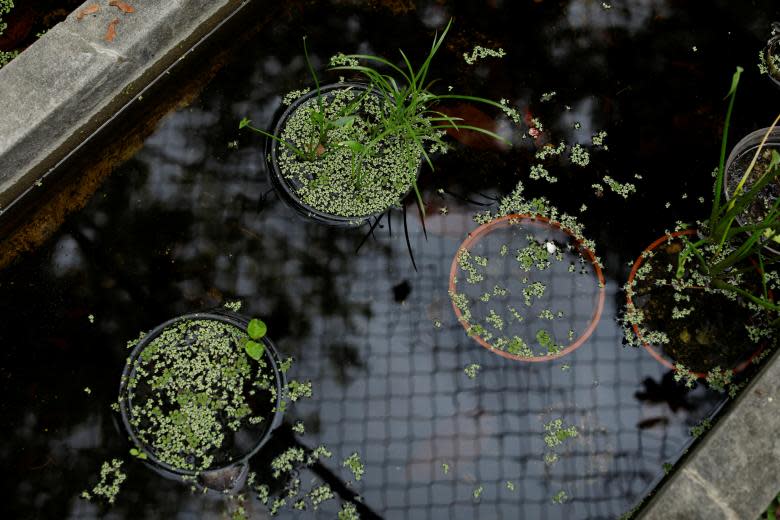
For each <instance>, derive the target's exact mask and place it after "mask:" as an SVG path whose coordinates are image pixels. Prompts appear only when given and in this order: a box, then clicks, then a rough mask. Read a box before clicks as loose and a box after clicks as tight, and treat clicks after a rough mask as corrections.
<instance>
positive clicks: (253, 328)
mask: <svg viewBox="0 0 780 520" xmlns="http://www.w3.org/2000/svg"><path fill="white" fill-rule="evenodd" d="M246 332H247V334H249V338H250V339H249V340H247V342H246V343H244V350H246V353H247V355H248V356H249V357H251V358H252V359H254V360H256V361H259V360H260V358H261V357H263V354H264V353H265V345H263V344H262V343H260V342H259V340H261V339H262V338H263V336H265V333H266V332H268V326H267V325H266V324H265V322H263V321H262V320H258V319H257V318H255V319H253V320H252V321H250V322H249V325H247V327H246Z"/></svg>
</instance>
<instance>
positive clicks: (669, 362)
mask: <svg viewBox="0 0 780 520" xmlns="http://www.w3.org/2000/svg"><path fill="white" fill-rule="evenodd" d="M691 233H692V232H691V231H684V232H678V233H675V234H674V235H671V234H670V235H667V236H664V237H662V239H659V241H658V242H657V243H656V244H653V246H651V247H653V249H650V250H647V251H645V252H644V253H643V254H642V255H641V256H640V259H638V260H637V263H635V266H634V268H633V270H632V273H633V276H631V278H630V281H629V282H628V283H627V284H626V285H625V287H624V289H625V291H626V295H627V303H626V311H625V313H624V315H623V317H622V318H621V321H622V323H623V328H624V334H625V337H626V342H627V344H628V345H632V346H643V347H645V348H646V349H648V351H649V352H650V353H651V354H653V356H654V357H656V359H658V360H659V361H660V362H662V363H663V364H665V365H666V366H668V367H669V368H673V369H674V371H675V376H674V379H675V381H677V382H679V383H680V384H684V385H685V386H687V387H689V388H690V387H693V386H694V384H695V383H696V381H697V380H698V379H699V378H702V379H705V380H706V382H707V383H708V384H709V386H710V387H711V388H713V389H715V390H718V391H724V390H725V389H726V387H727V386H728V385H729V384H730V383H731V379H732V375H733V373H734V372H735V371H739V370H741V369H744V368H745V367H746V366H747V365H748V363H749V361H748V360H749V359H751V358H755V357H756V356H757V355H758V354H759V352H761V351H762V350H764V349H768V348H770V347H771V346H772V345H773V343H774V342H775V341H776V339H775V337H774V336H775V334H774V333H773V330H772V328H771V326H770V325H769V321H770V320H771V319H772V315H771V314H767V313H766V312H765V311H764V310H763V309H762V308H761V307H759V306H758V305H756V304H754V303H752V302H751V301H749V300H746V299H744V298H742V297H741V296H738V295H736V294H735V293H733V292H732V291H728V290H724V289H720V288H717V287H714V286H713V284H712V281H711V279H710V278H709V277H708V276H707V275H705V274H703V273H700V272H698V271H695V270H690V271H688V270H686V273H685V276H683V277H682V278H680V279H678V278H677V277H676V272H677V267H678V256H679V255H680V254H681V252H682V251H683V247H684V246H683V242H682V240H681V239H680V238H678V236H682V237H685V236H687V235H689V234H691ZM675 235H677V236H675ZM732 253H733V250H732V249H731V248H730V247H726V248H725V249H724V250H723V251H721V252H720V253H718V254H720V255H725V256H728V255H729V254H732ZM705 254H714V252H713V251H709V250H706V251H705ZM733 277H734V278H733V282H734V283H736V284H738V285H739V286H741V287H752V286H757V285H760V284H761V282H760V280H758V279H759V278H760V276H759V274H758V271H757V270H755V269H753V270H749V271H746V272H744V273H740V274H736V273H734V274H733ZM765 282H766V289H767V291H770V292H774V291H777V290H780V284H778V283H777V282H776V276H775V275H774V274H773V273H769V275H767V276H766V279H765ZM734 323H737V324H740V326H739V327H735V326H733V324H734ZM661 353H663V356H662V355H661ZM724 367H727V368H724Z"/></svg>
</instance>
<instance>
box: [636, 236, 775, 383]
mask: <svg viewBox="0 0 780 520" xmlns="http://www.w3.org/2000/svg"><path fill="white" fill-rule="evenodd" d="M695 234H696V231H694V230H692V229H687V230H684V231H677V232H674V233H670V234H669V235H664V236H662V237H660V238H659V239H657V240H656V241H654V242H653V243H652V244H650V245H649V246H647V248H645V250H644V251H643V252H642V254H640V255H639V256H638V257H637V259H636V261H635V262H634V265H633V267H632V268H631V273H630V274H629V276H628V283H629V284H630V286H631V287H632V288H633V287H635V286H636V285H635V282H636V275H637V272H638V271H639V269H640V267H642V265H643V264H644V262H645V257H646V256H647V255H648V254H649V253H652V252H654V251H655V250H656V249H657V248H658V247H659V246H662V245H663V244H665V243H667V242H668V241H670V240H672V239H674V238H677V237H681V236H690V235H695ZM632 293H633V291H628V292H627V293H626V301H627V303H628V308H629V309H630V308H638V307H637V306H636V304H635V302H634V298H633V297H632ZM682 319H686V318H682ZM737 321H738V320H737ZM729 324H730V325H731V324H734V326H739V325H741V323H734V322H732V321H730V322H729ZM632 328H633V330H634V333H635V334H636V336H637V338H639V340H640V341H641V342H642V346H643V347H644V348H645V350H647V352H648V353H650V355H651V356H653V358H654V359H655V360H656V361H658V362H659V363H661V364H662V365H663V366H665V367H667V368H669V369H671V370H676V368H675V364H676V363H677V361H676V360H675V359H672V358H671V357H670V356H669V355H668V354H666V353H665V352H664V351H663V348H662V347H661V346H655V345H652V344H650V343H649V342H647V341H645V339H644V338H643V336H642V332H641V330H640V328H639V326H638V325H637V324H632ZM763 349H764V345H763V344H762V345H759V347H758V348H757V349H756V350H755V351H754V352H752V353H751V354H750V356H749V357H748V358H747V359H745V360H744V361H741V362H739V363H737V364H736V365H735V366H733V367H730V369H731V371H732V372H733V373H738V372H741V371H743V370H745V368H747V367H748V366H749V365H750V364H751V362H752V361H753V359H754V358H755V357H756V356H758V355H759V354H761V352H762V350H763ZM713 368H714V367H713ZM721 368H722V369H727V368H729V367H721ZM691 373H692V374H693V375H695V376H696V377H697V378H699V379H703V378H705V377H706V373H703V372H697V371H691Z"/></svg>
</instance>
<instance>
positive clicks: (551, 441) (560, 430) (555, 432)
mask: <svg viewBox="0 0 780 520" xmlns="http://www.w3.org/2000/svg"><path fill="white" fill-rule="evenodd" d="M544 431H545V432H547V433H546V434H545V435H544V443H545V444H546V445H547V447H548V448H555V447H557V446H560V445H561V444H563V443H564V442H565V441H567V440H568V439H573V438H574V437H576V436H577V435H579V434H578V432H577V427H576V426H569V427H566V428H564V427H563V420H562V419H553V420H552V421H550V422H548V423H547V424H545V425H544Z"/></svg>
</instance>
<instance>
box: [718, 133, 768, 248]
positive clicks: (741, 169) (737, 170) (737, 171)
mask: <svg viewBox="0 0 780 520" xmlns="http://www.w3.org/2000/svg"><path fill="white" fill-rule="evenodd" d="M767 132H769V136H768V137H767V140H766V143H764V149H765V150H777V151H778V152H779V153H780V128H778V127H775V128H773V129H772V131H771V132H770V131H769V128H762V129H760V130H756V131H755V132H751V133H749V134H748V135H746V136H745V137H744V138H742V140H741V141H740V142H738V143H737V145H736V146H735V147H734V148H733V149H732V150H731V153H730V154H729V158H728V160H727V161H726V166H725V169H726V174H725V179H724V182H723V190H724V193H725V195H726V199H730V198H731V194H732V193H734V190H735V189H736V187H737V185H738V184H739V182H740V180H741V179H742V177H743V176H744V174H745V171H746V170H747V168H748V165H749V164H750V162H751V161H752V160H753V156H754V155H755V153H756V150H757V149H758V147H759V146H760V144H761V141H763V139H764V136H765V135H767ZM766 162H767V161H766V159H764V158H762V159H759V161H758V162H757V163H756V167H754V170H753V172H754V173H751V177H750V178H749V179H748V180H747V182H746V183H745V186H744V187H743V190H747V189H750V185H751V182H752V181H753V180H754V179H755V175H756V174H755V172H756V171H757V170H759V169H760V168H761V166H762V165H763V164H764V163H766ZM778 196H780V178H776V179H775V180H774V181H773V182H772V183H770V184H769V185H767V186H766V187H765V188H764V190H763V191H762V192H761V193H760V194H759V196H758V200H757V202H756V204H754V205H753V206H751V207H750V208H748V209H747V211H748V212H749V214H748V215H745V214H744V213H743V214H741V215H738V216H737V222H739V224H740V225H747V224H750V223H753V222H756V221H759V220H760V219H761V218H762V217H763V215H766V213H763V215H762V211H763V210H765V209H767V208H768V206H771V205H772V203H773V202H774V201H775V200H776V199H777V197H778ZM765 249H766V250H767V251H769V252H771V253H773V254H775V255H780V244H778V243H776V242H771V241H767V242H766V244H765Z"/></svg>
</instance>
